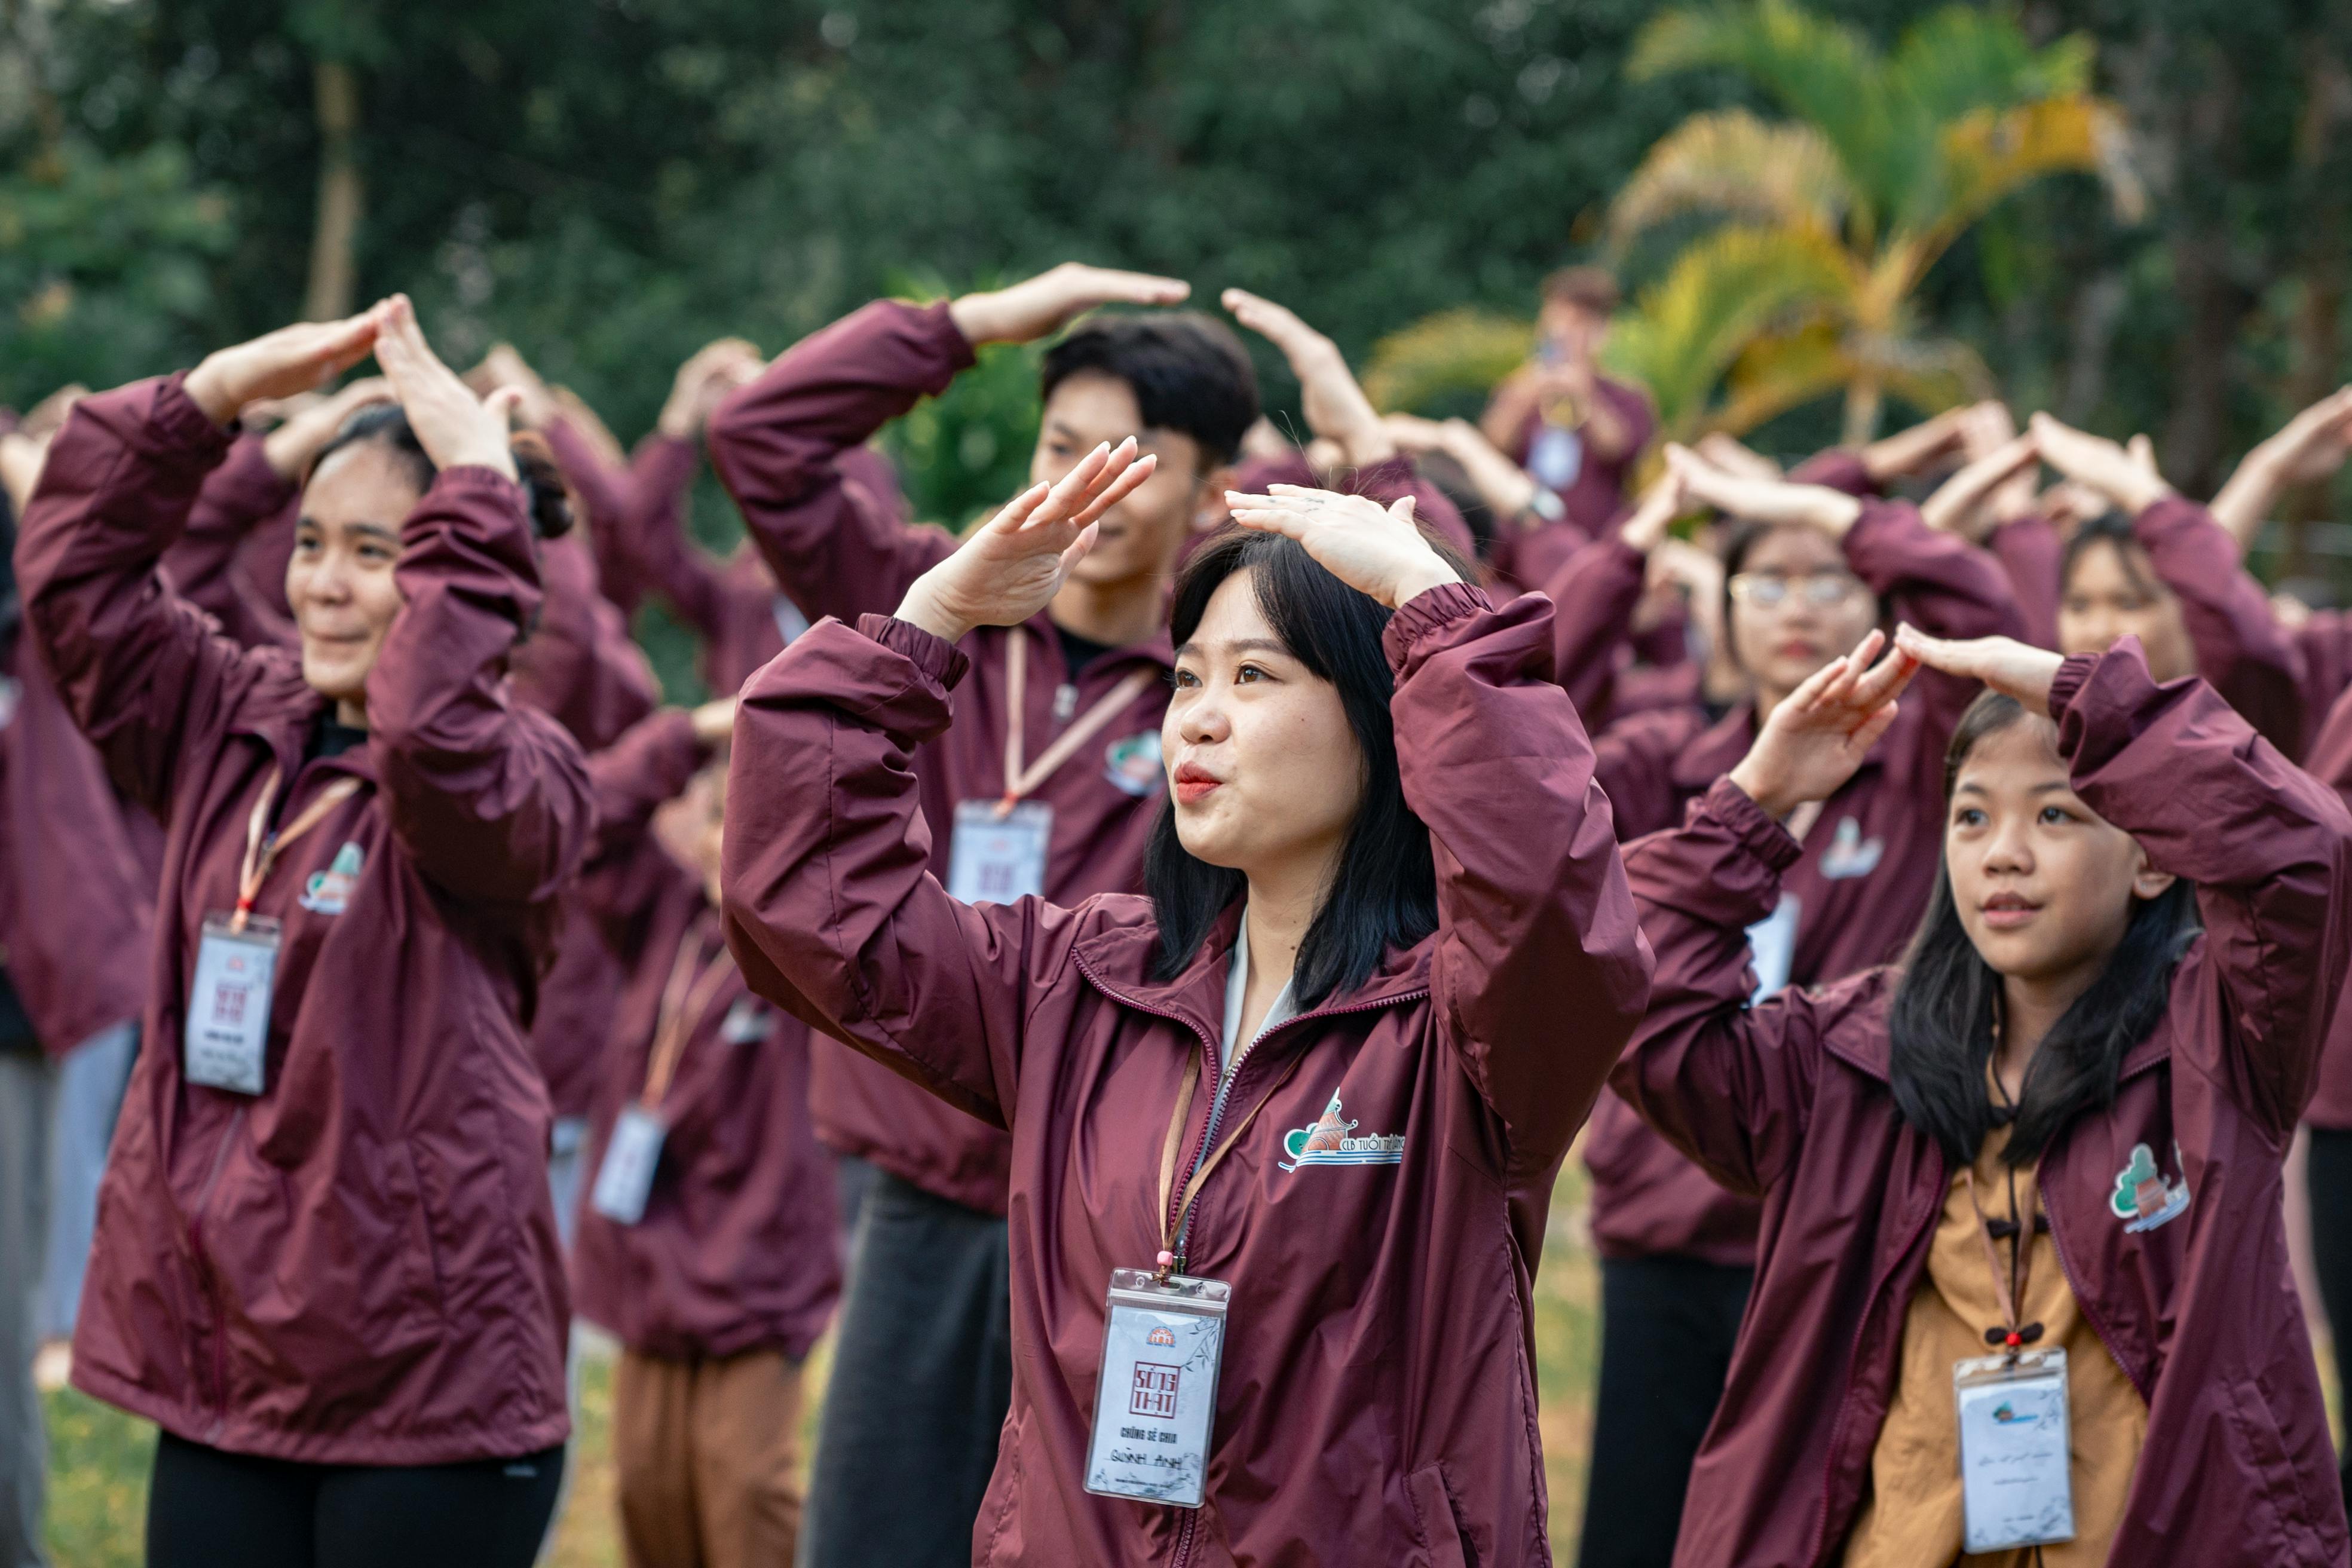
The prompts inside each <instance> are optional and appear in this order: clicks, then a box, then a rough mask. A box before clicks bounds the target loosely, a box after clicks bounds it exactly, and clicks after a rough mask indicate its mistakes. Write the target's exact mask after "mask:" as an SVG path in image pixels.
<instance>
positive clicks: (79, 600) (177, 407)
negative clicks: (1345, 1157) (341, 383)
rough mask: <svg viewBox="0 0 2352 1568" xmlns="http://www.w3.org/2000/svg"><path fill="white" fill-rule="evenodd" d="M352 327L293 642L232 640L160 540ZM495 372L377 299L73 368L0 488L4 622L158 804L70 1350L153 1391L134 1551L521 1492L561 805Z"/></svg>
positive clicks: (536, 1396) (204, 1545) (346, 1540)
mask: <svg viewBox="0 0 2352 1568" xmlns="http://www.w3.org/2000/svg"><path fill="white" fill-rule="evenodd" d="M369 353H373V355H374V356H375V359H376V362H377V364H378V365H379V366H380V367H381V369H382V370H383V374H384V376H385V378H386V379H387V380H388V381H389V383H390V384H391V389H392V392H393V394H394V396H395V397H396V398H397V399H398V404H399V417H400V424H399V426H398V429H399V430H402V431H404V432H405V433H406V434H405V436H398V435H395V434H394V426H392V425H390V424H383V425H379V426H375V435H374V436H373V437H365V438H363V437H359V436H356V435H354V434H353V433H352V431H351V430H350V429H349V428H348V427H347V428H346V430H345V432H344V436H345V437H349V438H347V439H343V440H341V441H339V442H337V443H331V444H330V446H329V447H327V448H326V449H325V450H324V451H322V453H321V454H320V456H319V458H317V460H316V462H315V463H314V464H313V466H312V468H311V470H310V476H309V479H308V480H307V482H306V483H305V485H304V488H303V495H302V513H301V519H300V522H299V528H298V531H297V534H296V542H295V549H294V554H293V559H292V562H291V563H290V565H289V568H288V572H287V584H286V589H287V598H288V600H289V604H290V605H292V608H293V611H294V618H295V624H296V628H297V632H298V635H299V647H294V648H279V647H258V648H242V647H238V646H236V644H235V643H233V642H231V641H230V640H228V639H227V638H226V637H222V636H220V635H219V634H218V633H217V632H215V630H214V628H213V625H212V623H211V622H210V621H209V619H208V618H207V617H205V616H203V615H202V614H201V613H199V612H198V611H196V610H194V608H193V607H191V606H190V605H187V604H186V603H184V601H182V600H181V599H179V598H178V597H177V595H174V594H173V591H172V589H171V588H170V586H169V584H168V583H167V582H166V581H164V580H163V578H162V577H161V576H160V575H159V574H158V573H157V569H156V563H157V562H158V560H159V559H160V558H161V557H162V556H163V552H165V550H166V549H167V548H168V546H169V545H170V544H171V542H172V541H173V538H174V537H175V535H176V534H177V533H178V532H179V531H180V529H181V527H182V525H183V523H184V521H185V520H186V517H187V514H188V512H189V510H190V509H191V508H192V507H193V505H194V501H195V499H196V496H197V493H198V491H199V489H201V487H202V485H203V481H204V479H205V475H206V474H207V473H208V472H209V471H210V470H211V469H212V468H214V467H215V465H217V464H218V463H219V462H220V461H221V459H222V458H223V456H224V455H225V454H226V451H227V449H228V447H229V445H230V443H231V434H230V427H231V426H232V424H233V422H234V420H235V418H236V413H237V411H238V410H239V409H240V408H242V407H244V406H245V405H247V404H248V403H250V402H252V401H253V400H254V399H256V398H258V397H268V396H282V395H287V394H289V393H292V392H296V391H299V390H302V389H305V388H308V387H310V386H314V385H316V384H319V383H320V381H321V380H323V379H326V378H328V377H330V376H332V375H333V374H337V373H339V372H341V370H343V369H345V368H347V367H349V366H350V365H352V364H353V363H356V362H357V361H359V360H360V359H362V358H363V357H365V356H366V355H368V354H369ZM511 402H512V398H511V396H510V395H493V396H492V397H491V398H490V399H488V400H487V401H485V400H484V399H481V398H478V397H477V396H475V395H474V394H473V393H472V392H470V391H468V390H467V387H466V386H465V384H463V383H462V382H461V381H459V379H458V378H457V375H456V374H453V373H452V372H450V371H449V370H448V368H447V367H446V366H445V365H444V364H443V363H441V361H440V360H439V359H438V358H437V357H436V355H435V354H434V353H433V351H432V349H431V348H430V346H428V345H427V343H426V342H425V338H424V335H423V333H422V331H420V330H419V328H418V325H417V321H416V318H415V312H414V311H413V310H411V308H410V306H409V304H408V301H407V300H405V299H404V298H402V297H400V296H397V295H395V296H394V297H393V298H392V299H390V300H385V301H384V302H383V303H382V304H380V305H378V306H376V307H374V308H373V309H372V310H367V311H365V312H362V314H360V315H357V316H354V317H352V318H350V319H348V320H345V321H334V322H323V323H311V324H305V325H301V326H295V327H289V328H285V329H282V330H280V331H276V332H272V333H269V334H268V335H267V336H264V337H261V338H257V339H256V340H254V341H253V342H248V343H244V344H240V345H238V346H236V347H235V348H230V349H224V350H222V351H220V352H218V353H214V354H211V355H209V356H207V357H206V358H205V360H204V361H203V362H202V363H200V364H198V365H197V366H196V368H195V369H194V370H192V371H190V372H188V373H186V374H181V375H172V376H167V377H163V378H161V379H158V380H153V381H146V382H140V383H135V384H131V385H130V386H126V387H122V388H120V389H118V390H116V391H113V392H110V393H105V394H101V395H95V396H92V397H90V398H88V399H86V400H84V402H83V403H82V404H81V405H79V406H78V407H77V408H76V409H75V411H74V413H73V416H71V418H70V419H69V420H68V422H67V425H66V426H65V428H64V429H63V430H62V431H61V432H60V433H59V434H58V437H57V440H56V443H55V445H54V446H53V447H52V448H51V449H50V452H49V454H48V460H47V466H46V467H45V468H44V470H43V473H42V477H41V482H40V487H39V489H38V490H37V492H36V493H35V495H34V497H33V499H32V504H31V505H30V507H29V508H28V509H27V510H26V519H25V526H24V531H23V533H22V536H21V537H20V540H19V542H18V551H17V565H18V570H19V573H20V574H21V578H22V581H23V584H24V589H25V603H26V625H27V627H28V629H29V631H30V633H31V635H32V636H33V637H35V638H36V639H37V643H38V645H39V647H40V649H41V652H42V656H43V657H44V658H45V659H46V660H47V663H48V665H49V668H51V670H52V671H53V672H54V674H55V676H56V679H57V681H58V686H59V688H60V689H61V690H62V691H63V692H64V693H65V695H66V697H67V699H68V702H69V703H70V704H71V706H72V709H73V711H74V714H75V716H76V718H77V719H78V720H79V722H80V723H81V725H82V727H83V728H84V730H85V731H87V732H88V733H89V737H90V739H91V740H92V741H93V742H96V743H97V744H98V746H99V747H100V750H101V751H102V752H104V753H105V756H106V758H107V761H108V763H109V765H110V768H111V770H112V772H113V773H114V776H115V777H116V778H118V779H119V780H121V781H122V782H123V783H124V784H125V785H126V786H127V787H128V788H130V789H131V791H132V793H133V794H134V795H135V796H136V797H137V798H138V799H139V800H140V801H141V802H142V804H143V805H146V806H147V807H148V808H149V809H151V810H152V811H153V812H154V813H155V814H156V815H157V816H158V817H159V818H160V819H161V820H162V821H163V823H164V826H165V831H166V834H167V835H168V844H167V848H166V854H165V858H164V865H165V867H166V868H167V870H166V874H165V877H164V879H163V884H162V886H161V888H160V889H159V891H158V894H157V906H156V927H157V930H156V936H155V948H154V952H153V955H152V963H151V969H150V973H151V974H152V978H153V981H154V985H153V989H152V993H151V994H150V997H149V999H148V1004H147V1016H146V1024H145V1030H144V1034H145V1037H146V1045H145V1047H144V1048H143V1049H142V1051H141V1053H140V1057H139V1062H138V1066H137V1068H136V1070H135V1073H134V1076H133V1078H132V1080H131V1089H130V1091H129V1095H128V1098H127V1100H126V1103H125V1105H124V1108H123V1111H122V1120H121V1128H120V1130H119V1131H118V1133H117V1136H116V1140H115V1145H114V1154H113V1162H112V1165H111V1168H110V1170H109V1172H108V1174H107V1178H106V1184H105V1187H104V1190H103V1193H102V1194H101V1197H100V1220H99V1237H98V1245H97V1248H96V1251H95V1253H94V1255H93V1257H92V1258H91V1260H90V1267H89V1280H88V1285H87V1289H86V1294H85V1297H84V1300H83V1303H82V1312H81V1318H80V1321H79V1325H78V1327H77V1330H76V1333H75V1339H74V1355H73V1380H74V1383H75V1384H76V1386H78V1387H79V1388H80V1389H82V1390H83V1391H84V1392H86V1393H88V1394H91V1395H93V1396H95V1397H97V1398H100V1399H102V1400H105V1401H107V1402H109V1403H111V1404H114V1405H120V1406H121V1407H122V1408H124V1409H126V1410H129V1411H131V1412H133V1413H135V1414H137V1415H142V1416H143V1417H145V1418H147V1419H150V1420H152V1421H154V1422H155V1423H156V1424H157V1425H159V1426H161V1427H162V1428H163V1435H162V1436H161V1438H160V1440H159V1442H158V1445H157V1447H156V1455H155V1461H154V1475H153V1478H152V1482H151V1484H150V1487H149V1492H148V1499H149V1500H148V1526H147V1552H148V1561H149V1562H151V1563H154V1564H156V1565H157V1568H181V1565H184V1564H209V1563H231V1562H234V1563H249V1564H257V1565H260V1568H270V1565H273V1564H278V1563H301V1564H310V1563H339V1564H359V1565H362V1568H365V1565H367V1564H372V1563H387V1564H389V1563H403V1564H406V1563H416V1562H421V1561H428V1560H434V1559H440V1560H445V1561H465V1562H471V1563H488V1564H499V1563H509V1564H514V1565H516V1568H521V1565H523V1564H527V1563H530V1561H531V1560H532V1558H533V1557H534V1555H535V1554H536V1552H537V1551H538V1548H539V1545H540V1542H541V1538H542V1536H543V1534H544V1531H545V1528H546V1524H547V1520H548V1517H549V1514H550V1512H551V1509H552V1506H553V1502H554V1497H555V1489H556V1485H557V1480H558V1477H559V1475H560V1470H561V1464H562V1444H563V1441H564V1438H565V1436H566V1434H567V1432H568V1429H569V1422H568V1417H567V1416H566V1414H565V1410H564V1376H563V1333H564V1328H563V1325H564V1323H565V1322H566V1321H567V1318H568V1315H569V1314H568V1307H567V1303H566V1291H565V1289H564V1282H563V1279H562V1260H561V1258H560V1256H559V1253H558V1250H557V1246H556V1237H555V1223H554V1215H553V1214H552V1213H551V1207H550V1204H549V1199H548V1193H547V1186H546V1176H545V1160H546V1151H547V1144H548V1133H549V1121H550V1117H549V1110H548V1102H547V1094H546V1090H545V1088H544V1087H543V1085H542V1084H541V1080H540V1077H539V1074H538V1072H537V1070H536V1069H535V1068H534V1066H533V1064H532V1061H531V1058H530V1053H529V1050H528V1047H527V1046H526V1044H525V1032H526V1030H527V1029H528V1027H529V1024H530V1017H531V1015H532V1012H533V1010H534V1008H535V1006H536V1004H537V992H538V987H539V977H540V975H541V971H542V965H543V963H544V961H545V959H546V957H547V955H548V938H549V936H550V934H551V929H552V915H553V904H554V900H555V898H556V895H557V893H558V891H559V889H562V887H563V886H564V884H565V883H566V882H567V881H568V880H569V879H571V878H572V876H573V874H574V873H575V872H576V870H577V869H578V868H579V865H580V863H581V858H582V856H583V852H584V850H585V848H586V845H587V838H588V830H589V826H590V818H591V804H590V797H589V790H588V783H587V778H586V775H585V772H584V769H583V763H582V762H581V757H580V752H579V749H578V747H577V746H576V745H575V744H574V743H573V742H572V740H571V738H570V737H569V736H567V735H566V734H564V733H563V732H562V730H561V729H560V728H559V727H558V726H557V725H556V724H555V723H554V722H553V721H551V720H549V719H546V718H544V717H542V716H541V715H539V714H537V713H535V712H533V711H531V710H529V709H527V708H525V707H522V706H520V705H519V704H517V703H516V702H515V701H513V700H511V699H510V697H509V694H508V690H507V683H506V679H505V668H506V661H507V658H508V655H509V652H510V651H511V650H512V648H513V647H514V646H515V643H516V642H517V640H518V639H519V638H520V637H521V635H522V633H523V630H524V628H525V627H526V626H529V625H530V622H531V621H532V619H533V618H534V617H535V616H536V614H537V611H538V605H539V597H540V593H539V585H538V576H537V572H536V569H535V567H534V564H533V547H532V528H533V518H534V513H535V512H540V511H544V510H547V509H548V508H549V507H550V506H555V507H560V505H561V499H560V496H559V497H557V498H553V499H552V500H551V499H550V498H547V497H545V496H543V495H537V496H535V495H534V493H533V488H532V487H530V486H529V485H527V484H526V483H525V482H524V479H526V478H527V473H526V470H525V469H524V468H519V466H518V463H517V460H516V458H515V456H514V454H513V452H512V451H511V450H510V447H509V434H508V408H509V405H510V404H511ZM361 417H362V419H364V418H366V417H367V416H365V415H362V416H361Z"/></svg>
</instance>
